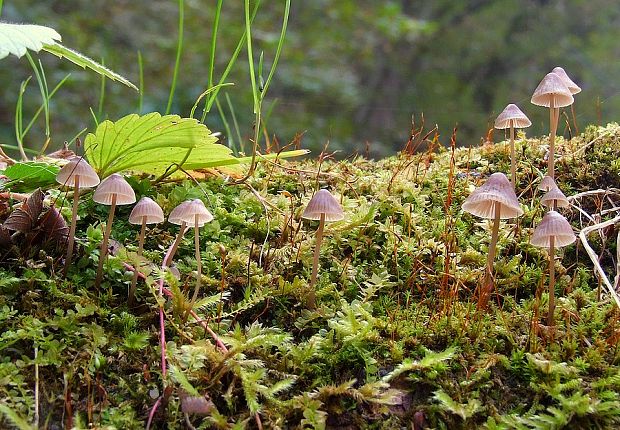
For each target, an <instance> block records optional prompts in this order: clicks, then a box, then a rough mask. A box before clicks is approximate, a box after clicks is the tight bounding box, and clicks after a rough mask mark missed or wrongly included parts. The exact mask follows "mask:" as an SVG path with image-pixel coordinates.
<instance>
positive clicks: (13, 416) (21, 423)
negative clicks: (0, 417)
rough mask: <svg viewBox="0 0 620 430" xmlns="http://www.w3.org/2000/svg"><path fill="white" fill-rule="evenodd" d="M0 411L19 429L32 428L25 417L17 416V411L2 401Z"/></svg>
mask: <svg viewBox="0 0 620 430" xmlns="http://www.w3.org/2000/svg"><path fill="white" fill-rule="evenodd" d="M0 413H2V414H4V416H6V417H7V418H8V420H9V421H10V422H12V423H13V425H14V426H15V427H17V428H18V429H19V430H32V429H33V428H34V427H32V426H31V425H30V424H28V422H26V420H25V419H23V418H22V417H21V416H19V415H18V414H17V412H15V411H14V410H13V409H11V408H9V407H8V406H6V405H3V404H2V403H0Z"/></svg>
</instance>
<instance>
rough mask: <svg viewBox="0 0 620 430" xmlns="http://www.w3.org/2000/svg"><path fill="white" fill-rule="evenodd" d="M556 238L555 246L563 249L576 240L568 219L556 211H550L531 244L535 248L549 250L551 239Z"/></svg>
mask: <svg viewBox="0 0 620 430" xmlns="http://www.w3.org/2000/svg"><path fill="white" fill-rule="evenodd" d="M552 237H553V238H554V239H555V240H554V246H556V247H558V248H559V247H562V246H566V245H570V244H571V243H573V242H574V241H575V239H576V237H575V233H573V228H572V227H571V226H570V224H569V223H568V221H567V220H566V218H564V216H562V215H561V214H559V213H557V212H556V211H549V212H547V213H546V214H545V216H544V217H543V219H542V221H540V224H538V227H536V230H534V234H533V235H532V238H531V239H530V243H531V244H532V245H534V246H540V247H542V248H549V239H550V238H552Z"/></svg>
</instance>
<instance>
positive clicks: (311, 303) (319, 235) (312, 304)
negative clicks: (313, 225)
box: [308, 213, 325, 309]
mask: <svg viewBox="0 0 620 430" xmlns="http://www.w3.org/2000/svg"><path fill="white" fill-rule="evenodd" d="M324 226H325V214H324V213H322V214H321V219H320V221H319V229H318V230H317V231H316V244H315V245H314V246H315V247H314V260H313V262H312V277H311V278H310V291H309V292H308V307H309V308H310V309H315V308H316V295H315V292H314V286H315V285H316V276H317V272H318V269H319V255H320V254H321V242H322V241H323V227H324Z"/></svg>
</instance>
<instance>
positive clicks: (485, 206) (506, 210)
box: [462, 172, 523, 219]
mask: <svg viewBox="0 0 620 430" xmlns="http://www.w3.org/2000/svg"><path fill="white" fill-rule="evenodd" d="M462 207H463V210H464V211H465V212H469V213H470V214H472V215H476V216H479V217H481V218H495V211H496V210H499V211H500V213H499V217H500V218H501V219H507V218H516V217H518V216H521V215H523V209H521V206H519V201H518V200H517V195H516V194H515V190H514V188H513V187H512V184H511V183H510V181H509V180H508V178H507V177H506V175H504V174H503V173H500V172H498V173H493V174H492V175H491V176H489V179H487V181H486V182H485V183H484V184H482V185H481V186H480V187H478V188H476V189H475V190H474V191H473V192H472V193H471V194H470V195H469V197H467V198H466V199H465V201H464V202H463V206H462Z"/></svg>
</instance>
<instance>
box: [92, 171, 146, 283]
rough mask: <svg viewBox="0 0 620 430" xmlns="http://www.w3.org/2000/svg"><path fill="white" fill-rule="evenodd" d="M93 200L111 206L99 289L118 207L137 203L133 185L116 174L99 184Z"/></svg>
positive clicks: (101, 256) (100, 262) (103, 243)
mask: <svg viewBox="0 0 620 430" xmlns="http://www.w3.org/2000/svg"><path fill="white" fill-rule="evenodd" d="M93 200H94V201H95V202H97V203H99V204H102V205H107V206H110V214H109V215H108V223H107V224H106V227H105V233H104V235H103V242H101V252H100V253H99V266H98V267H97V278H96V279H95V287H99V285H100V284H101V278H102V277H103V263H104V261H105V258H106V256H107V254H108V240H109V239H110V233H111V232H112V222H113V221H114V212H115V211H116V206H117V205H130V204H133V203H135V202H136V194H135V193H134V192H133V188H131V185H129V184H128V183H127V181H126V180H125V179H124V178H123V177H122V176H121V175H119V174H117V173H114V174H112V175H110V176H108V177H107V178H105V179H104V180H103V181H101V184H99V186H98V187H97V189H96V190H95V193H94V194H93Z"/></svg>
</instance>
